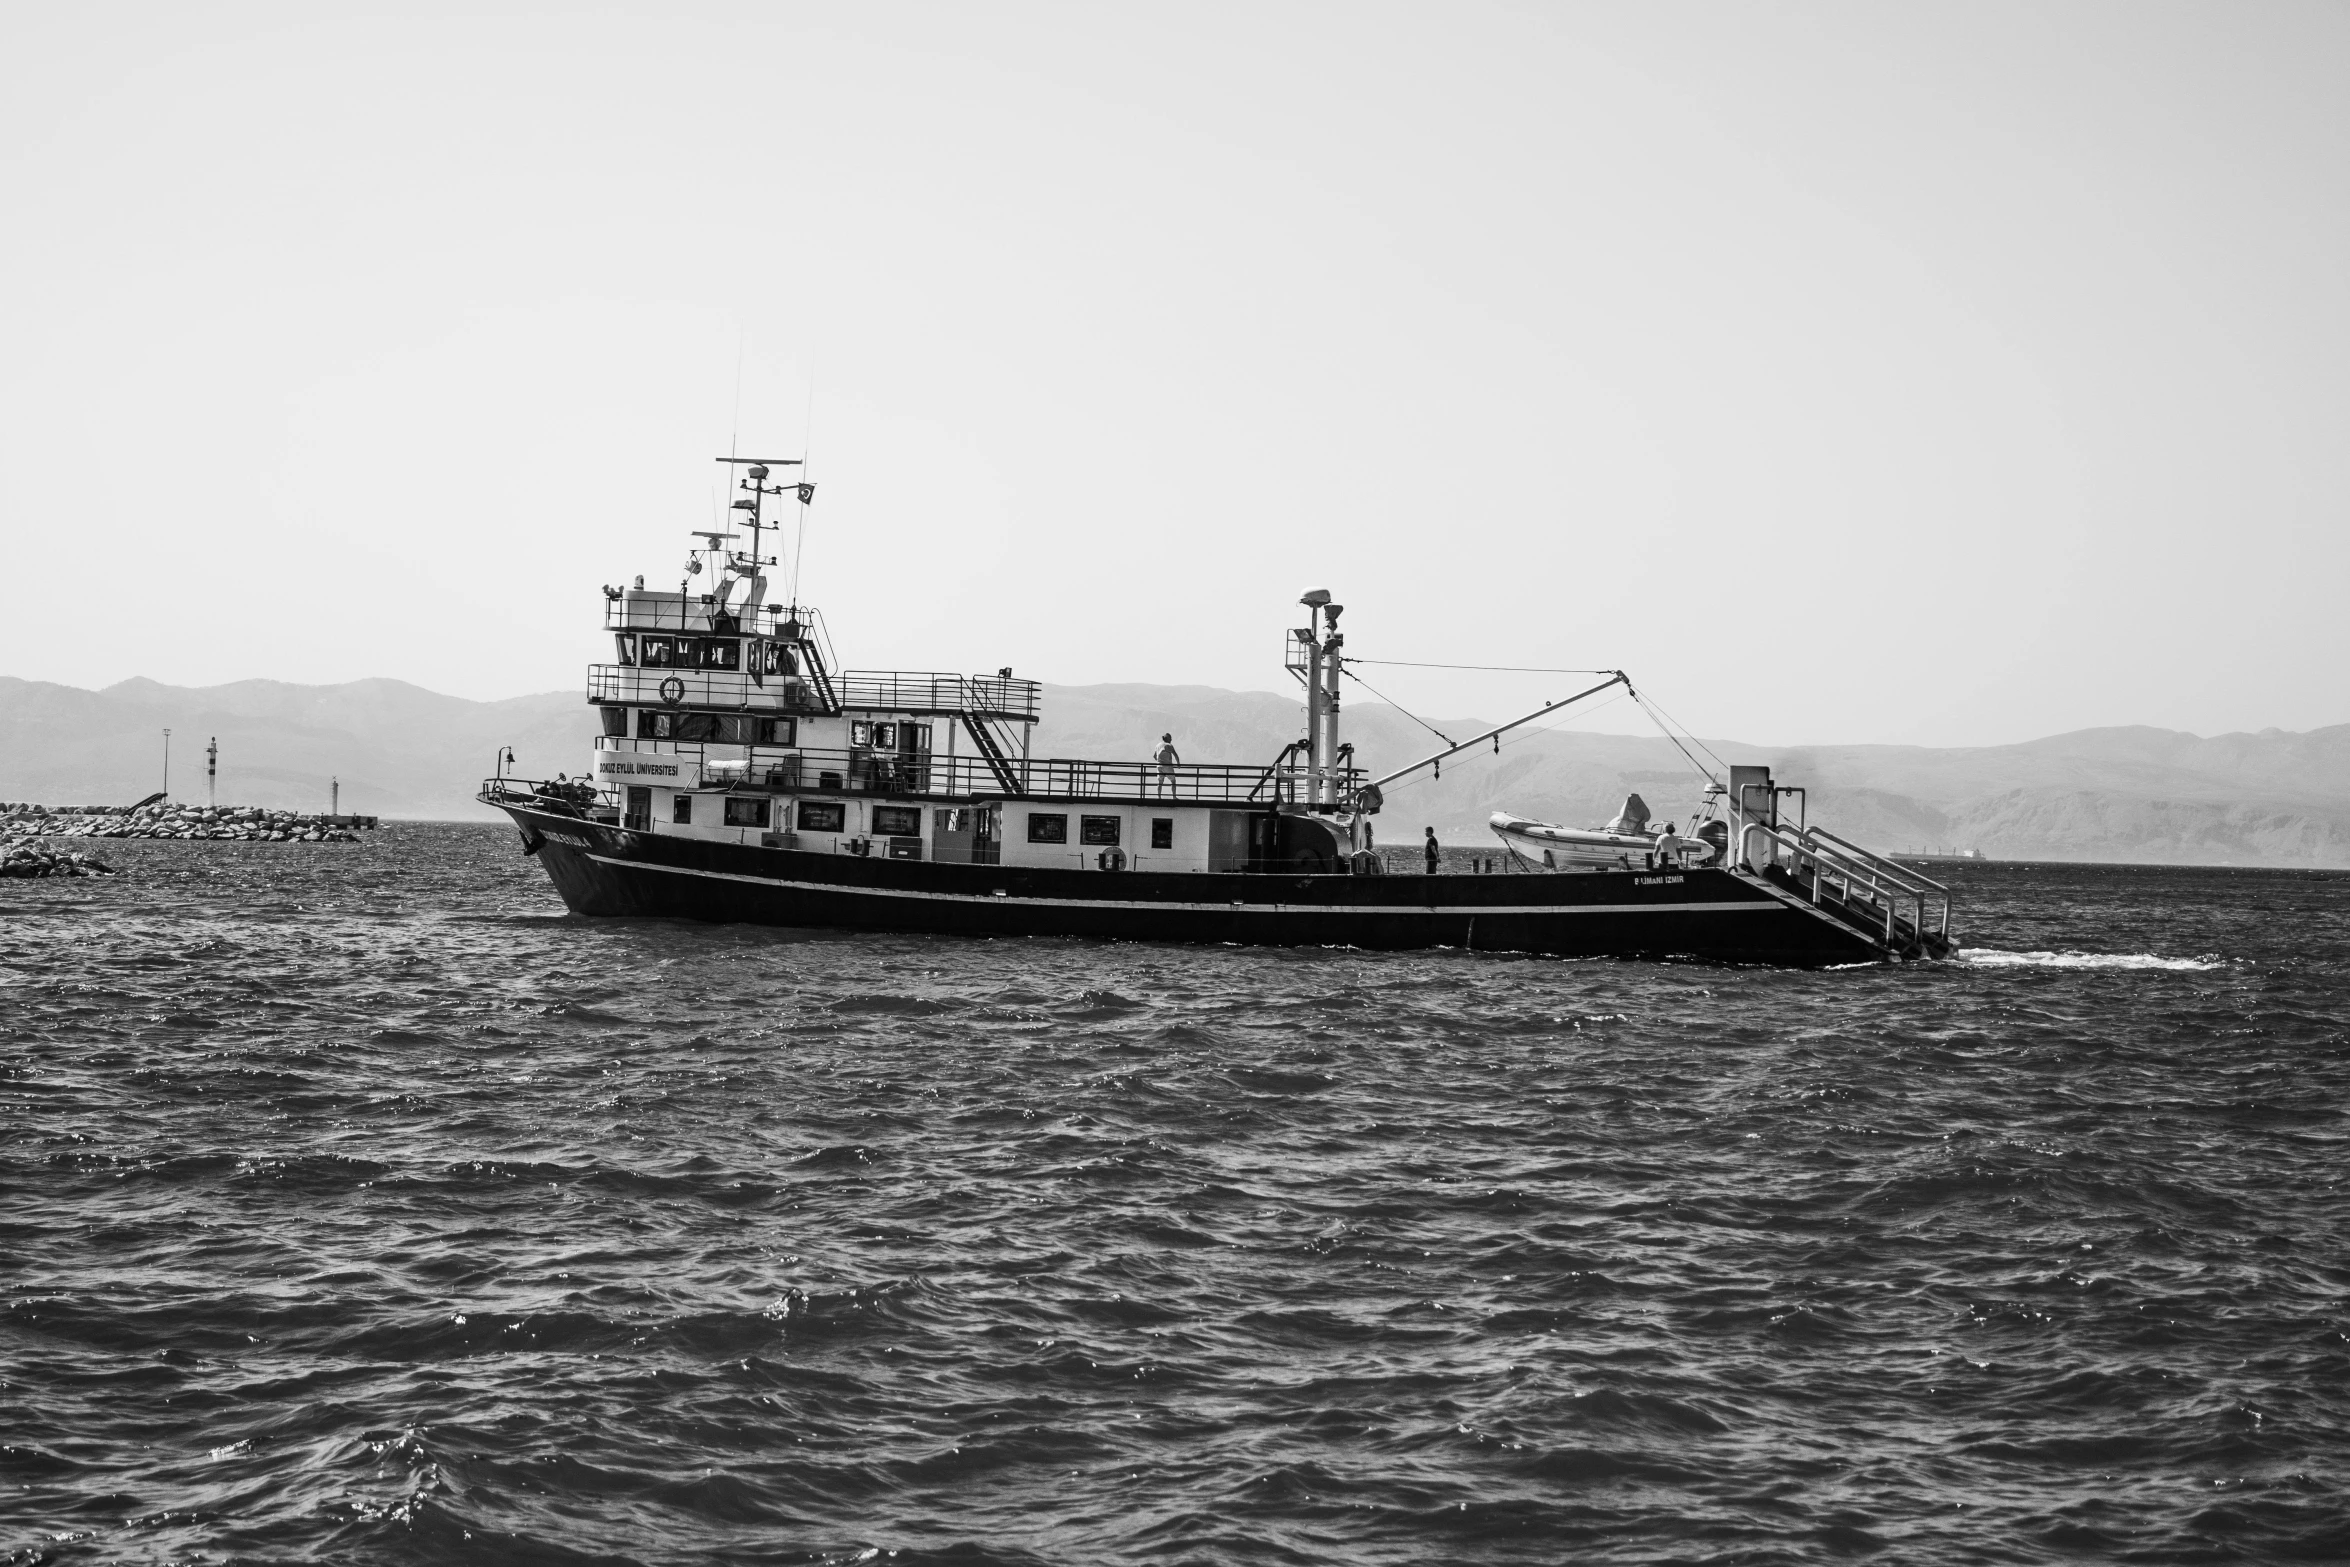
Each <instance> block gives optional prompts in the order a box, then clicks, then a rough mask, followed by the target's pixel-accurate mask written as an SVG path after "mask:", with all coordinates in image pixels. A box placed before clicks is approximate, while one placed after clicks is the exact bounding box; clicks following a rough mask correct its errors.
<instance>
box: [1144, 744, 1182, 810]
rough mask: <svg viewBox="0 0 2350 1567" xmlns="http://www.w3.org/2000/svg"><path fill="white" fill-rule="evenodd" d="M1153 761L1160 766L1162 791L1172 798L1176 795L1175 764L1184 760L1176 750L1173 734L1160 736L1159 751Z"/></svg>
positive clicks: (1160, 786)
mask: <svg viewBox="0 0 2350 1567" xmlns="http://www.w3.org/2000/svg"><path fill="white" fill-rule="evenodd" d="M1151 759H1152V760H1153V761H1155V762H1157V763H1158V764H1159V789H1160V791H1161V792H1162V793H1164V794H1166V795H1168V796H1170V797H1172V796H1173V795H1174V793H1175V764H1176V763H1178V762H1180V761H1182V760H1183V758H1182V756H1181V755H1180V754H1179V753H1178V752H1177V751H1176V749H1175V737H1174V736H1173V735H1172V734H1164V735H1161V736H1159V749H1158V751H1157V752H1156V754H1154V755H1153V756H1152V758H1151Z"/></svg>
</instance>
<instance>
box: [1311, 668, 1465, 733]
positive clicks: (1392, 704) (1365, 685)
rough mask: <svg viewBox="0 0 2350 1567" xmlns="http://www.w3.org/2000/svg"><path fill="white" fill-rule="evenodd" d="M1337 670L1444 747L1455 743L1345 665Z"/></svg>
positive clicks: (1441, 731)
mask: <svg viewBox="0 0 2350 1567" xmlns="http://www.w3.org/2000/svg"><path fill="white" fill-rule="evenodd" d="M1348 662H1350V663H1351V662H1355V661H1354V660H1349V661H1348ZM1338 668H1339V671H1340V672H1341V673H1342V674H1344V675H1345V676H1346V678H1347V679H1349V680H1351V681H1353V682H1354V683H1355V684H1356V685H1358V686H1361V687H1362V688H1363V689H1364V690H1365V691H1368V692H1370V693H1371V694H1372V695H1373V696H1375V697H1377V698H1378V699H1379V700H1380V701H1382V702H1385V703H1386V704H1387V705H1388V706H1389V707H1392V708H1394V709H1395V710H1396V711H1397V712H1399V713H1401V714H1403V716H1404V717H1406V718H1408V719H1410V720H1411V721H1412V722H1413V723H1415V724H1418V725H1419V726H1420V727H1421V728H1422V729H1425V730H1427V731H1428V732H1429V733H1430V734H1432V735H1434V736H1435V737H1436V738H1437V739H1439V740H1442V741H1443V742H1444V743H1445V744H1446V745H1452V744H1454V743H1455V742H1454V740H1453V737H1452V736H1450V735H1448V734H1446V733H1445V732H1444V731H1443V730H1441V729H1439V728H1437V727H1436V726H1435V725H1434V724H1432V723H1430V722H1428V720H1426V719H1425V718H1422V717H1421V716H1420V715H1419V714H1417V713H1415V712H1413V711H1412V710H1411V709H1409V708H1407V707H1405V706H1404V705H1403V704H1402V703H1401V702H1398V701H1397V700H1396V699H1395V698H1394V697H1391V696H1389V695H1388V694H1387V693H1386V692H1384V691H1382V690H1380V689H1379V688H1378V687H1377V686H1375V685H1373V684H1371V682H1369V681H1368V680H1365V679H1364V678H1363V677H1362V676H1360V675H1358V674H1356V673H1355V672H1354V671H1353V670H1351V669H1348V668H1347V667H1346V665H1345V664H1340V665H1339V666H1338Z"/></svg>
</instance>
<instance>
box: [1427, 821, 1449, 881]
mask: <svg viewBox="0 0 2350 1567" xmlns="http://www.w3.org/2000/svg"><path fill="white" fill-rule="evenodd" d="M1424 847H1425V848H1426V850H1427V852H1428V874H1429V875H1431V876H1433V875H1435V874H1436V872H1437V871H1438V870H1439V869H1440V868H1442V866H1443V864H1444V845H1443V844H1441V843H1438V842H1437V841H1436V829H1435V828H1433V827H1431V828H1429V829H1428V842H1427V843H1426V844H1425V845H1424Z"/></svg>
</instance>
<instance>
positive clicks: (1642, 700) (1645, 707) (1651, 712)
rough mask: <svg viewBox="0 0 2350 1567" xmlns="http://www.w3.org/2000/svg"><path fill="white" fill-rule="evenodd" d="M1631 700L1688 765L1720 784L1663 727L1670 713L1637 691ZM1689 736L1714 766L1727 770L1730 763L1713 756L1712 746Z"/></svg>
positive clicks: (1676, 736) (1708, 781)
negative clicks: (1685, 759) (1655, 705)
mask: <svg viewBox="0 0 2350 1567" xmlns="http://www.w3.org/2000/svg"><path fill="white" fill-rule="evenodd" d="M1632 700H1633V701H1635V702H1637V703H1639V704H1640V710H1641V711H1642V712H1643V713H1646V714H1647V715H1648V721H1649V722H1650V723H1652V724H1654V725H1656V732H1657V733H1658V734H1661V735H1663V736H1664V737H1665V738H1666V739H1667V740H1670V741H1672V742H1673V748H1674V749H1675V750H1677V751H1679V752H1680V753H1681V755H1682V756H1683V757H1685V758H1687V759H1688V762H1689V765H1690V766H1691V767H1694V768H1696V769H1697V770H1698V772H1699V773H1700V774H1702V775H1703V776H1704V778H1705V781H1706V782H1707V783H1709V784H1714V785H1717V786H1718V785H1720V784H1721V782H1722V780H1721V779H1719V778H1717V777H1715V776H1714V775H1713V773H1712V772H1710V771H1709V770H1708V769H1707V768H1706V765H1705V764H1704V763H1703V762H1700V761H1699V760H1698V759H1697V758H1696V757H1694V756H1690V754H1689V747H1688V746H1685V745H1683V744H1682V743H1681V737H1680V736H1679V735H1676V734H1675V733H1673V731H1672V729H1668V728H1666V727H1665V718H1666V717H1668V716H1670V715H1667V714H1665V713H1664V710H1663V709H1662V708H1658V707H1654V706H1652V705H1651V704H1650V702H1649V701H1648V699H1647V698H1646V697H1643V696H1642V695H1640V693H1638V692H1637V691H1635V692H1633V693H1632ZM1675 727H1678V724H1676V725H1675ZM1689 738H1690V739H1691V740H1692V741H1694V742H1695V743H1696V745H1697V747H1698V749H1700V750H1702V751H1704V752H1705V754H1706V755H1708V756H1713V757H1714V765H1715V766H1717V767H1719V768H1721V769H1722V770H1723V771H1724V772H1727V771H1729V768H1730V764H1729V763H1727V762H1725V761H1723V760H1722V759H1721V758H1720V757H1718V756H1714V753H1713V748H1712V747H1711V746H1708V745H1707V744H1706V743H1705V742H1704V741H1703V740H1699V739H1698V738H1697V736H1695V735H1691V736H1690V737H1689Z"/></svg>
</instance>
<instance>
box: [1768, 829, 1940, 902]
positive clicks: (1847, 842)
mask: <svg viewBox="0 0 2350 1567" xmlns="http://www.w3.org/2000/svg"><path fill="white" fill-rule="evenodd" d="M1803 831H1804V832H1805V833H1806V834H1807V835H1808V836H1811V837H1814V838H1825V839H1827V840H1828V841H1829V842H1830V843H1833V844H1836V845H1838V846H1840V847H1842V848H1845V849H1848V850H1850V851H1851V852H1852V853H1853V854H1856V855H1859V856H1860V857H1862V858H1863V859H1865V860H1867V861H1869V862H1870V863H1872V864H1876V865H1882V866H1884V867H1885V868H1886V873H1887V874H1888V875H1892V876H1899V877H1903V878H1905V879H1907V880H1909V881H1913V882H1921V883H1923V884H1924V885H1926V886H1928V887H1931V888H1933V889H1934V890H1935V891H1936V892H1941V893H1947V892H1949V891H1950V889H1949V888H1948V887H1945V886H1944V885H1942V883H1940V882H1938V881H1936V880H1935V879H1934V878H1933V877H1931V876H1928V875H1926V874H1924V873H1923V872H1921V871H1917V870H1913V869H1911V868H1910V867H1909V866H1907V865H1904V864H1902V863H1901V861H1899V860H1898V859H1895V858H1894V857H1893V856H1891V855H1889V854H1879V853H1878V852H1877V851H1876V850H1874V849H1864V848H1862V847H1861V846H1860V845H1859V844H1857V843H1854V842H1853V841H1852V840H1851V839H1849V838H1839V837H1837V836H1836V835H1835V834H1834V833H1832V832H1830V831H1828V829H1827V828H1825V827H1807V828H1805V829H1803Z"/></svg>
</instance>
